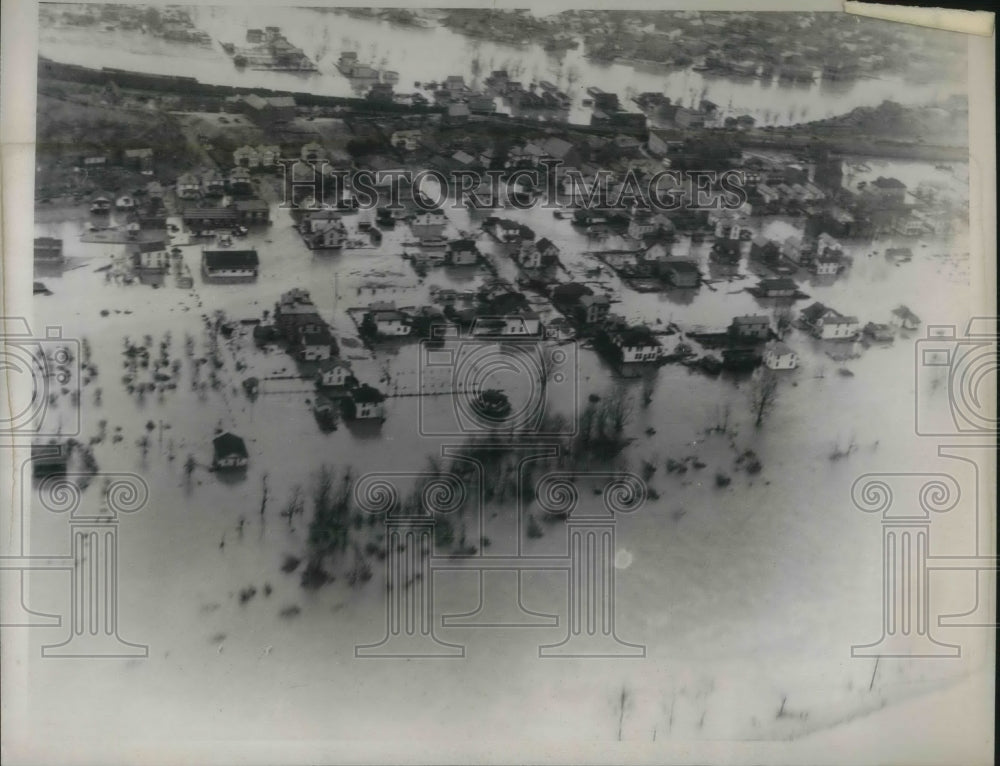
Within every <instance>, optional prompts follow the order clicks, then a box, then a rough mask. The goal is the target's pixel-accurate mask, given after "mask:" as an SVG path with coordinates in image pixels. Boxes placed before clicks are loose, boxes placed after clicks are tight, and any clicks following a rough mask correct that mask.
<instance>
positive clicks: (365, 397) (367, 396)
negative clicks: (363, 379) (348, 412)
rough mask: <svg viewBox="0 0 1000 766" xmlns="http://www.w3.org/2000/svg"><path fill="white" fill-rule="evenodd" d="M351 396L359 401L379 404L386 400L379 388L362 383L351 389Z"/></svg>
mask: <svg viewBox="0 0 1000 766" xmlns="http://www.w3.org/2000/svg"><path fill="white" fill-rule="evenodd" d="M351 398H352V399H353V400H354V401H356V402H359V403H371V404H379V403H380V402H384V401H385V395H384V394H383V393H382V392H381V391H379V390H378V389H377V388H373V387H372V386H369V385H368V384H367V383H365V384H362V385H360V386H358V387H357V388H355V389H354V390H352V391H351Z"/></svg>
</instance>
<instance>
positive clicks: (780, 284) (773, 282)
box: [759, 277, 799, 290]
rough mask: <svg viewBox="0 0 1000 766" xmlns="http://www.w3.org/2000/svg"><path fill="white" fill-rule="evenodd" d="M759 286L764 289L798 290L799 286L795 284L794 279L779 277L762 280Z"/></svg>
mask: <svg viewBox="0 0 1000 766" xmlns="http://www.w3.org/2000/svg"><path fill="white" fill-rule="evenodd" d="M759 287H761V288H763V289H764V290H797V289H798V287H799V286H798V285H797V284H795V282H794V280H791V279H788V278H786V277H778V278H777V279H762V280H760V285H759Z"/></svg>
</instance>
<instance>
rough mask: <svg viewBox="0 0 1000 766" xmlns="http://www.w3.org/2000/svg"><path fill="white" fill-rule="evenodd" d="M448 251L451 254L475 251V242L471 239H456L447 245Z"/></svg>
mask: <svg viewBox="0 0 1000 766" xmlns="http://www.w3.org/2000/svg"><path fill="white" fill-rule="evenodd" d="M448 249H449V250H450V251H451V252H453V253H454V252H456V251H464V250H476V249H477V248H476V241H475V240H473V239H456V240H453V241H451V242H449V243H448Z"/></svg>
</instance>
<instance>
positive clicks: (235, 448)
mask: <svg viewBox="0 0 1000 766" xmlns="http://www.w3.org/2000/svg"><path fill="white" fill-rule="evenodd" d="M212 446H213V447H214V448H215V457H216V459H218V458H220V457H228V456H230V455H236V456H237V457H248V453H247V445H246V444H245V443H244V441H243V440H242V439H241V438H240V437H239V436H237V435H236V434H233V433H230V432H229V431H226V432H225V433H224V434H219V435H218V436H216V437H215V438H214V439H213V440H212Z"/></svg>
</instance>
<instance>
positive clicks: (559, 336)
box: [545, 317, 576, 341]
mask: <svg viewBox="0 0 1000 766" xmlns="http://www.w3.org/2000/svg"><path fill="white" fill-rule="evenodd" d="M545 337H546V338H548V339H549V340H554V341H567V340H573V339H574V338H575V337H576V330H574V329H573V325H571V324H570V323H569V320H568V319H566V317H555V318H554V319H550V320H549V321H548V322H546V323H545Z"/></svg>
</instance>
